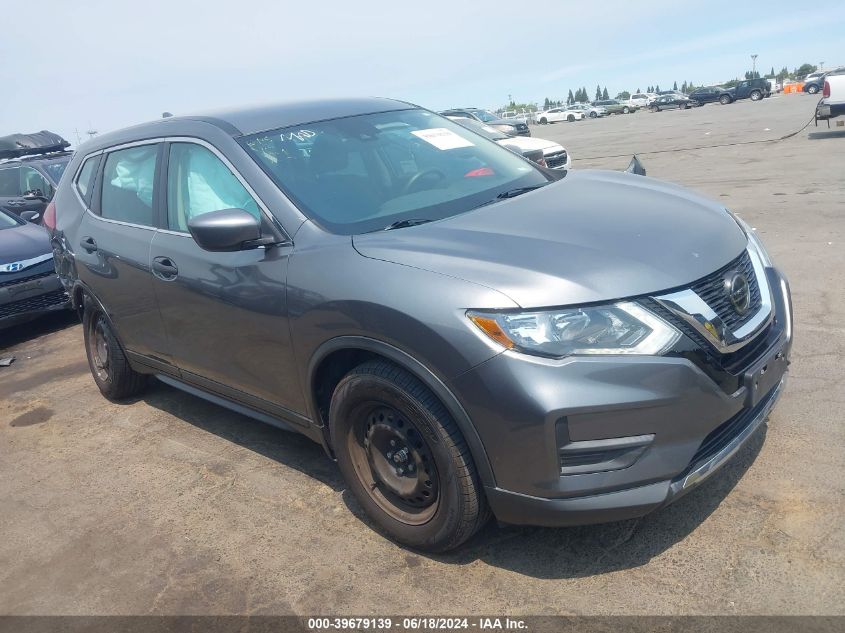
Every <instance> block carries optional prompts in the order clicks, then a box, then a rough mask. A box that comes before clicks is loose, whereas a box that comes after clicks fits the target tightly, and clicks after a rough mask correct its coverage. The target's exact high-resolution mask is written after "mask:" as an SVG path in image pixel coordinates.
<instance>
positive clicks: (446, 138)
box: [411, 127, 475, 149]
mask: <svg viewBox="0 0 845 633" xmlns="http://www.w3.org/2000/svg"><path fill="white" fill-rule="evenodd" d="M411 134H413V135H414V136H416V137H417V138H421V139H422V140H424V141H425V142H426V143H430V144H432V145H434V146H435V147H436V148H437V149H457V148H459V147H472V146H474V145H475V143H473V142H472V141H468V140H467V139H465V138H464V137H462V136H460V135H458V134H455V133H454V132H453V131H452V130H447V129H446V128H445V127H432V128H429V129H427V130H416V131H415V132H411Z"/></svg>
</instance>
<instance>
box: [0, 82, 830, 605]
mask: <svg viewBox="0 0 845 633" xmlns="http://www.w3.org/2000/svg"><path fill="white" fill-rule="evenodd" d="M815 103H816V99H815V98H812V97H808V96H804V95H795V96H792V95H789V96H780V97H773V98H770V99H766V100H764V101H762V102H759V103H752V102H750V101H748V102H738V103H735V104H732V105H730V106H719V105H710V106H705V107H702V108H697V109H693V110H687V111H666V112H661V113H649V112H638V113H636V114H633V115H627V116H625V115H617V116H613V117H610V118H609V119H607V120H586V121H582V122H576V123H560V124H556V125H551V126H533V128H532V133H533V134H534V136H538V137H541V138H548V139H550V140H555V141H559V142H561V143H562V144H563V145H564V146H565V147H566V148H567V149H568V150H569V152H570V153H571V155H572V156H573V167H574V168H576V169H582V168H588V167H598V168H608V169H615V170H621V169H624V168H625V166H626V165H627V163H628V161H629V159H630V155H631V154H632V153H638V154H639V155H640V158H641V160H642V162H643V164H644V165H645V167H646V169H647V170H648V174H649V175H650V176H654V177H657V178H661V179H666V180H670V181H674V182H677V183H680V184H682V185H685V186H688V187H691V188H693V189H696V190H698V191H701V192H703V193H705V194H707V195H709V196H710V197H712V198H714V199H717V200H721V201H723V202H724V204H725V205H726V206H727V207H729V208H731V209H732V210H734V211H736V212H737V213H738V214H739V215H740V216H742V217H743V218H744V219H745V220H746V221H748V222H749V223H750V224H751V225H752V226H754V227H757V229H758V231H759V233H760V235H761V236H762V237H763V240H764V242H765V244H766V245H767V247H768V249H769V252H770V253H771V255H772V257H773V259H774V260H775V261H776V263H777V264H778V265H779V266H780V267H781V268H782V269H783V270H784V271H785V273H786V274H787V275H788V276H789V278H790V281H791V284H792V291H793V300H794V304H795V305H794V308H795V320H796V325H795V330H796V332H795V346H794V349H793V363H792V366H791V372H790V377H789V382H788V385H787V389H786V392H785V395H784V396H783V398H782V399H781V401H780V404H779V405H778V407H777V408H776V409H775V411H774V413H773V414H772V416H771V418H770V420H769V425H768V428H767V429H765V428H764V429H763V430H762V431H761V432H760V433H758V434H757V436H756V437H755V438H754V439H753V440H752V441H751V442H750V443H749V445H747V446H746V447H745V449H744V450H743V451H741V452H740V453H739V454H737V455H736V456H735V458H734V459H733V461H732V462H731V463H729V464H728V465H727V466H726V467H725V468H724V469H723V470H722V471H720V472H719V473H718V474H717V475H715V476H714V477H713V478H712V479H711V480H710V481H708V482H707V483H706V484H704V485H702V486H701V487H700V488H698V489H697V490H696V491H694V492H693V493H691V494H689V495H688V496H686V497H684V498H682V499H681V500H680V501H678V502H677V503H676V504H674V505H672V506H670V507H668V508H666V509H664V510H662V511H660V512H658V513H655V514H653V515H650V516H648V517H645V518H643V519H640V520H635V521H628V522H623V523H617V524H608V525H601V526H588V527H579V528H569V529H541V528H517V527H497V526H496V525H495V524H490V525H488V527H487V528H485V529H484V530H483V531H482V532H481V533H480V534H479V535H477V536H476V537H475V538H473V539H472V540H471V541H470V542H469V543H467V544H466V545H465V546H463V547H462V548H461V549H459V550H457V551H456V552H452V553H449V554H446V555H437V556H428V555H419V554H416V553H413V552H411V551H409V550H406V549H403V548H401V547H399V546H397V545H395V544H393V543H391V542H390V541H388V540H386V539H385V538H383V537H382V536H381V535H380V534H379V533H378V532H376V531H374V530H373V529H372V528H371V527H370V525H369V523H368V522H367V520H366V519H365V517H364V515H363V512H362V511H361V509H360V508H359V507H358V505H357V504H356V502H355V501H354V499H353V498H352V496H351V495H350V494H349V492H348V491H346V490H345V486H344V483H343V481H342V479H341V476H340V473H339V471H338V469H337V468H336V466H335V465H334V464H333V463H332V462H331V461H329V460H328V459H327V458H326V457H325V456H324V454H323V452H322V449H321V448H320V447H319V446H317V445H316V444H313V443H311V442H310V441H309V440H307V439H305V438H304V437H300V436H298V435H293V434H289V433H285V432H283V431H280V430H276V429H274V428H272V427H268V426H265V425H263V424H261V423H259V422H255V421H252V420H250V419H248V418H245V417H242V416H239V415H237V414H234V413H230V412H229V411H227V410H224V409H222V408H219V407H217V406H215V405H212V404H209V403H206V402H204V401H201V400H199V399H197V398H195V397H192V396H189V395H187V394H184V393H181V392H179V391H176V390H174V389H172V388H170V387H167V386H165V385H163V384H156V385H155V386H154V387H153V388H152V389H150V390H149V391H148V392H147V393H146V394H145V395H144V396H143V397H142V398H141V399H139V400H137V401H132V402H127V403H123V404H112V403H109V402H108V401H106V400H105V399H103V398H102V397H101V395H100V393H99V391H98V390H97V388H96V386H95V384H94V382H93V380H92V378H91V376H90V373H89V370H88V365H87V362H86V359H85V353H84V349H83V345H82V330H81V327H80V326H79V325H78V323H77V322H76V320H75V318H74V317H73V316H72V315H57V316H53V317H49V318H46V319H43V320H41V321H38V322H36V323H32V324H30V325H27V326H23V327H18V328H15V329H13V330H10V331H6V332H4V333H0V356H8V355H10V354H14V355H15V356H16V357H17V360H16V361H15V362H14V364H12V365H11V366H10V367H5V368H0V399H1V400H0V508H1V509H2V512H0V534H2V539H0V612H2V613H4V614H147V613H159V614H170V613H172V614H228V613H238V614H302V615H306V614H320V613H325V612H329V611H330V612H331V613H334V614H338V613H340V614H344V615H354V614H360V615H392V614H408V615H428V614H433V613H436V614H441V615H455V614H487V615H490V614H513V615H522V614H529V613H546V614H552V613H560V614H623V613H624V614H637V613H642V614H680V613H683V614H693V613H695V614H792V615H794V614H815V615H819V614H845V607H843V604H845V600H843V598H845V593H844V592H843V586H845V529H843V526H845V510H843V500H845V475H843V470H842V465H843V458H842V455H843V451H842V446H843V442H845V425H843V423H842V415H841V411H842V407H843V405H845V388H843V385H845V367H843V362H842V359H843V357H845V293H843V287H845V286H844V284H845V279H843V271H845V249H843V245H845V212H843V209H845V180H843V175H844V174H845V128H831V129H830V130H828V129H827V128H826V127H819V128H815V127H813V125H812V124H811V125H810V126H809V127H808V128H806V129H805V130H803V131H802V132H800V133H799V134H797V135H796V136H794V137H792V138H789V139H787V140H784V141H781V142H778V143H750V144H747V143H749V142H752V141H761V140H764V139H771V138H777V137H780V136H783V135H786V134H788V133H790V132H793V131H795V130H797V129H799V128H801V126H802V125H804V123H806V122H807V120H808V119H809V118H810V117H811V115H812V112H813V107H814V105H815ZM742 143H746V144H742ZM726 144H733V145H731V146H724V147H715V148H707V149H685V150H682V149H680V148H692V147H701V146H706V145H726ZM650 152H658V153H650ZM632 177H633V176H632Z"/></svg>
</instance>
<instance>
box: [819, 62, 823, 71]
mask: <svg viewBox="0 0 845 633" xmlns="http://www.w3.org/2000/svg"><path fill="white" fill-rule="evenodd" d="M822 69H824V62H819V70H822Z"/></svg>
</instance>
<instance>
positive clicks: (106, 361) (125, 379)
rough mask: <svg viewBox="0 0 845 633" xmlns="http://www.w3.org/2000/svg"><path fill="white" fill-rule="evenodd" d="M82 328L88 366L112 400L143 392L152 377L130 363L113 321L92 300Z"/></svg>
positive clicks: (104, 393)
mask: <svg viewBox="0 0 845 633" xmlns="http://www.w3.org/2000/svg"><path fill="white" fill-rule="evenodd" d="M82 330H83V335H84V338H85V353H86V355H87V356H88V367H89V368H90V369H91V375H92V376H93V377H94V382H95V383H97V387H98V388H99V389H100V393H102V394H103V395H104V396H105V397H106V398H108V399H109V400H123V399H125V398H130V397H132V396H135V395H138V394H139V393H141V392H142V391H143V390H144V388H145V387H146V386H147V382H148V377H147V376H145V375H144V374H139V373H138V372H136V371H135V370H134V369H132V367H130V366H129V361H128V360H127V359H126V355H125V354H124V353H123V348H122V347H121V346H120V343H119V342H118V340H117V336H116V335H115V333H114V331H113V330H112V328H111V323H110V322H109V320H108V318H107V317H106V315H105V314H104V313H103V311H102V310H101V309H100V308H99V307H96V306H95V305H93V302H91V301H86V304H85V310H84V313H83V315H82Z"/></svg>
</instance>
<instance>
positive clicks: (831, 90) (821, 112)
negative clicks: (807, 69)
mask: <svg viewBox="0 0 845 633" xmlns="http://www.w3.org/2000/svg"><path fill="white" fill-rule="evenodd" d="M822 97H823V98H822V100H821V101H819V105H817V106H816V122H818V121H830V119H835V118H836V117H838V116H843V115H845V73H836V74H832V75H828V76H827V77H825V79H824V88H823V91H822ZM841 124H842V122H838V123H837V125H841ZM828 125H830V123H828Z"/></svg>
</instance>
